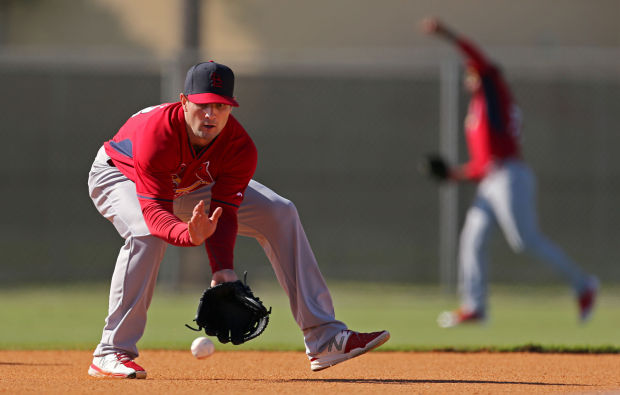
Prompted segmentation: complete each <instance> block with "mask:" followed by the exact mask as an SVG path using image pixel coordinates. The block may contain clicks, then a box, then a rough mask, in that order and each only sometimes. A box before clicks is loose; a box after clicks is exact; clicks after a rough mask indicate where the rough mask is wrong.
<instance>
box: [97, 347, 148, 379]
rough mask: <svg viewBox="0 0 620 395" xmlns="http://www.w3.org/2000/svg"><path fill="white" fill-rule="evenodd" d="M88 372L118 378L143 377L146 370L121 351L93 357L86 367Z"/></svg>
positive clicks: (98, 375)
mask: <svg viewBox="0 0 620 395" xmlns="http://www.w3.org/2000/svg"><path fill="white" fill-rule="evenodd" d="M88 374H89V375H91V376H93V377H108V378H118V379H145V378H146V371H145V370H144V369H143V368H142V366H140V365H138V364H137V363H135V362H134V361H133V359H132V358H131V357H130V356H129V355H127V354H125V353H121V352H115V353H112V354H106V355H104V356H101V357H94V358H93V363H92V364H91V365H90V368H88Z"/></svg>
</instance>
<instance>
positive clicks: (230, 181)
mask: <svg viewBox="0 0 620 395" xmlns="http://www.w3.org/2000/svg"><path fill="white" fill-rule="evenodd" d="M223 160H224V162H223V163H222V165H223V167H224V168H223V171H222V172H221V173H220V174H219V175H218V176H217V178H216V180H215V184H214V186H213V188H212V194H211V208H210V211H211V212H214V210H216V209H217V208H220V209H221V210H222V214H221V217H220V219H219V222H218V226H217V229H216V230H215V232H214V233H213V235H211V237H209V238H208V239H207V240H206V242H205V247H206V250H207V254H208V256H209V264H210V265H211V271H212V273H213V274H214V278H213V279H212V280H213V281H215V282H216V283H217V282H222V281H221V280H223V279H226V278H228V277H223V278H221V279H220V278H219V277H217V276H218V275H216V273H218V272H220V271H225V272H224V273H220V275H221V276H226V273H229V272H228V271H229V270H230V271H232V269H233V268H234V254H233V252H234V247H235V241H236V238H237V230H238V223H237V211H238V209H239V206H240V205H241V203H242V201H243V196H244V193H245V190H246V188H247V186H248V184H249V182H250V180H251V178H252V176H253V175H254V172H255V171H256V163H257V153H256V147H255V146H254V144H253V143H252V141H251V140H250V139H249V137H248V138H247V141H246V142H245V143H243V144H242V146H239V147H236V148H235V149H234V150H231V151H229V153H228V155H226V156H225V158H223Z"/></svg>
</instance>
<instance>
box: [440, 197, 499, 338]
mask: <svg viewBox="0 0 620 395" xmlns="http://www.w3.org/2000/svg"><path fill="white" fill-rule="evenodd" d="M494 226H495V217H494V215H493V211H492V210H491V208H490V206H489V204H488V202H487V200H486V198H485V196H484V195H483V194H482V191H481V189H480V188H478V192H477V195H476V198H475V200H474V203H473V204H472V206H471V207H470V208H469V210H468V211H467V214H466V216H465V223H464V224H463V229H462V230H461V234H460V239H459V251H458V268H459V273H458V274H459V283H458V286H459V294H460V296H461V306H460V307H459V309H458V310H456V311H446V312H443V313H441V314H440V315H439V317H438V318H437V323H438V324H439V326H441V327H444V328H449V327H452V326H456V325H459V324H461V323H464V322H476V321H481V320H483V319H484V318H485V317H486V304H487V270H488V269H487V268H488V254H489V251H488V249H489V247H488V244H489V239H490V238H491V234H492V231H493V227H494Z"/></svg>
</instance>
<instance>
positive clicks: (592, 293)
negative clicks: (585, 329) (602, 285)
mask: <svg viewBox="0 0 620 395" xmlns="http://www.w3.org/2000/svg"><path fill="white" fill-rule="evenodd" d="M598 288H599V281H598V279H597V278H596V277H594V276H592V277H590V278H589V279H588V283H587V285H586V287H585V289H584V290H583V291H582V292H581V293H580V294H579V296H578V298H577V301H578V303H579V321H581V322H582V323H584V322H587V321H588V320H589V319H590V317H591V316H592V312H593V311H594V305H595V303H596V295H597V293H598Z"/></svg>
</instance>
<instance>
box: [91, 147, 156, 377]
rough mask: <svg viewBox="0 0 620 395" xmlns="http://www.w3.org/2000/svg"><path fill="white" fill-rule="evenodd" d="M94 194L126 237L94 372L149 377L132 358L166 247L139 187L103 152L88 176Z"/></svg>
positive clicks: (99, 207) (113, 281)
mask: <svg viewBox="0 0 620 395" xmlns="http://www.w3.org/2000/svg"><path fill="white" fill-rule="evenodd" d="M89 190H90V195H91V198H92V200H93V202H94V203H95V206H96V207H97V209H98V210H99V212H100V213H101V214H102V215H103V216H104V217H105V218H107V219H108V220H109V221H110V222H112V223H113V224H114V226H115V228H116V229H117V231H118V232H119V234H120V235H121V236H122V237H123V238H124V239H125V245H124V246H123V247H122V248H121V250H120V252H119V255H118V258H117V261H116V266H115V269H114V274H113V275H112V281H111V284H110V297H109V309H108V317H107V318H106V323H105V327H104V329H103V333H102V337H101V342H100V343H99V345H98V346H97V348H96V349H95V352H94V353H93V355H94V356H95V359H94V360H93V365H91V371H90V373H91V374H92V375H95V376H102V377H137V378H143V377H145V376H146V372H144V369H142V368H140V367H139V366H138V365H136V364H135V363H134V362H133V361H132V360H133V359H134V358H136V357H137V356H138V349H137V347H136V344H137V342H138V340H139V339H140V338H141V337H142V335H143V333H144V328H145V326H146V317H147V310H148V307H149V305H150V302H151V298H152V295H153V290H154V287H155V283H156V279H157V272H158V269H159V264H160V262H161V259H162V258H163V255H164V252H165V249H166V243H165V242H164V241H163V240H160V239H158V238H157V237H155V236H152V235H150V233H149V231H148V228H147V227H146V223H145V222H144V218H143V216H142V211H141V209H140V205H139V202H138V199H137V197H136V192H135V184H134V183H133V182H131V181H129V180H128V179H127V178H126V177H125V176H124V175H122V173H120V171H118V169H116V168H115V167H113V166H110V165H109V164H108V163H107V155H105V152H103V151H100V153H99V155H98V156H97V159H96V160H95V162H94V163H93V167H92V169H91V173H90V175H89Z"/></svg>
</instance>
